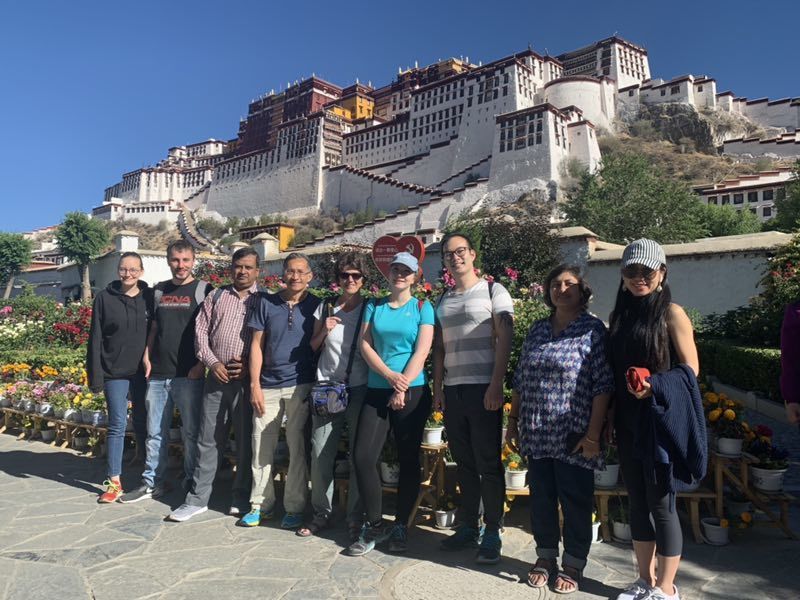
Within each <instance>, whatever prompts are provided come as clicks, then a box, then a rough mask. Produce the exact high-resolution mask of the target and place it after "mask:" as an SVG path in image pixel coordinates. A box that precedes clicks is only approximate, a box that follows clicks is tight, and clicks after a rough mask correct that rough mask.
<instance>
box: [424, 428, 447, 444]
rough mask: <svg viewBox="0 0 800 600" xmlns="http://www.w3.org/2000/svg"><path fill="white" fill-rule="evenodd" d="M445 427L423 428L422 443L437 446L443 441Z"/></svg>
mask: <svg viewBox="0 0 800 600" xmlns="http://www.w3.org/2000/svg"><path fill="white" fill-rule="evenodd" d="M443 431H444V427H426V428H425V429H423V430H422V443H423V444H428V445H429V446H436V445H438V444H441V443H442V432H443Z"/></svg>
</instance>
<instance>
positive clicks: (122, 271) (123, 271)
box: [117, 269, 142, 275]
mask: <svg viewBox="0 0 800 600" xmlns="http://www.w3.org/2000/svg"><path fill="white" fill-rule="evenodd" d="M141 272H142V270H141V269H117V273H119V274H120V275H138V274H139V273H141Z"/></svg>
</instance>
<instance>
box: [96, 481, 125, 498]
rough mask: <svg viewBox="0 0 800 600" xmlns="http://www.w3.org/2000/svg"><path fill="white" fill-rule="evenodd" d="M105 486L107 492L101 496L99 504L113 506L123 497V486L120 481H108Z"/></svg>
mask: <svg viewBox="0 0 800 600" xmlns="http://www.w3.org/2000/svg"><path fill="white" fill-rule="evenodd" d="M103 485H104V486H106V491H105V492H103V493H102V494H100V497H99V498H98V499H97V502H98V503H99V504H111V503H112V502H116V501H117V498H119V497H120V496H122V484H121V483H120V482H119V481H114V480H113V479H106V480H105V481H104V482H103Z"/></svg>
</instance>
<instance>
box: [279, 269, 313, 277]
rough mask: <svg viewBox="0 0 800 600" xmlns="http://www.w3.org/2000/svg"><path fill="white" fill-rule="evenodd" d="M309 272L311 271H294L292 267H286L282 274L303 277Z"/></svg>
mask: <svg viewBox="0 0 800 600" xmlns="http://www.w3.org/2000/svg"><path fill="white" fill-rule="evenodd" d="M309 273H311V271H295V270H294V269H292V270H289V269H287V270H286V271H284V272H283V274H284V275H286V276H287V277H303V276H305V275H308V274H309Z"/></svg>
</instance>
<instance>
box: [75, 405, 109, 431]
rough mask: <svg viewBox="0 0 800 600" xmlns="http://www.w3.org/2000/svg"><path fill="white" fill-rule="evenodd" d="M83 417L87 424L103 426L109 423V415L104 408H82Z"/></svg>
mask: <svg viewBox="0 0 800 600" xmlns="http://www.w3.org/2000/svg"><path fill="white" fill-rule="evenodd" d="M81 419H82V420H83V422H84V423H86V424H87V425H93V426H95V427H102V426H103V425H105V424H106V423H108V416H107V415H106V411H104V410H85V409H84V410H81Z"/></svg>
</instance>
